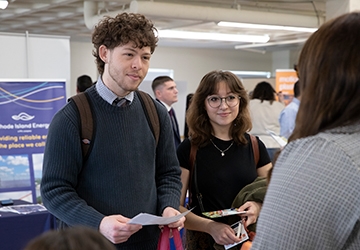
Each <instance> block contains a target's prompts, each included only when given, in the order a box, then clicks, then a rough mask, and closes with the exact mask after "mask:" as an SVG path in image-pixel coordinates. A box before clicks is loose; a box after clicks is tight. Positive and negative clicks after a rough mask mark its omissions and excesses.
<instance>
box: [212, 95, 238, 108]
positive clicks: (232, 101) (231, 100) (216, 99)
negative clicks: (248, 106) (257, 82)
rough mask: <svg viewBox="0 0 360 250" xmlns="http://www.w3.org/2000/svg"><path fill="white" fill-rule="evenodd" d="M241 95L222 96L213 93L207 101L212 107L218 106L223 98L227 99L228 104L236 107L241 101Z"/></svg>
mask: <svg viewBox="0 0 360 250" xmlns="http://www.w3.org/2000/svg"><path fill="white" fill-rule="evenodd" d="M240 98H241V97H240V96H235V95H228V96H225V97H220V96H217V95H212V96H209V97H208V98H207V101H208V103H209V105H210V107H212V108H218V107H220V106H221V103H222V100H224V101H225V103H226V105H228V106H229V107H230V108H232V107H235V106H236V105H238V104H239V102H240Z"/></svg>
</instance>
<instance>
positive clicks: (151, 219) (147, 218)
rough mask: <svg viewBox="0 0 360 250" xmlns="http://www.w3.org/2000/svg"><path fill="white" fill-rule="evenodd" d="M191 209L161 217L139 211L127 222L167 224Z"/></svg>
mask: <svg viewBox="0 0 360 250" xmlns="http://www.w3.org/2000/svg"><path fill="white" fill-rule="evenodd" d="M190 211H191V210H188V211H186V212H184V213H182V214H178V215H176V216H173V217H161V216H156V215H152V214H147V213H139V214H138V215H136V216H135V217H134V218H132V219H131V220H130V221H129V222H128V224H138V225H143V226H146V225H169V224H171V223H173V222H175V221H178V220H180V219H181V218H182V217H183V216H185V215H187V214H188V213H189V212H190Z"/></svg>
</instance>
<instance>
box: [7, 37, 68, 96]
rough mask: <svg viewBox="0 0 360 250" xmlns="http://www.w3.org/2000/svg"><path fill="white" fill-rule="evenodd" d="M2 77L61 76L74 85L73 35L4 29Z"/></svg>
mask: <svg viewBox="0 0 360 250" xmlns="http://www.w3.org/2000/svg"><path fill="white" fill-rule="evenodd" d="M0 45H1V46H0V55H1V57H0V78H3V79H4V78H10V79H61V80H63V79H64V80H66V93H67V95H69V92H68V91H69V85H70V38H69V37H63V36H45V35H34V34H17V33H0Z"/></svg>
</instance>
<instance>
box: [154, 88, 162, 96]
mask: <svg viewBox="0 0 360 250" xmlns="http://www.w3.org/2000/svg"><path fill="white" fill-rule="evenodd" d="M155 96H156V97H160V96H161V91H160V90H159V89H156V90H155Z"/></svg>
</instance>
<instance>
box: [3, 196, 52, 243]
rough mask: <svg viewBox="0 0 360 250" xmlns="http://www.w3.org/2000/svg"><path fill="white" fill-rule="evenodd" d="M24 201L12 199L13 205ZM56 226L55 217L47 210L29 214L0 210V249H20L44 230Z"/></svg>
mask: <svg viewBox="0 0 360 250" xmlns="http://www.w3.org/2000/svg"><path fill="white" fill-rule="evenodd" d="M17 204H24V202H19V201H14V205H17ZM55 228H56V218H55V217H54V216H53V215H51V214H50V213H49V212H47V211H43V212H34V213H30V214H25V215H23V214H15V213H9V212H0V249H3V250H22V249H23V248H24V247H25V246H26V244H27V243H28V242H29V241H30V240H31V239H33V238H35V237H36V236H38V235H40V234H42V233H43V232H45V231H48V230H50V229H55Z"/></svg>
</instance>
